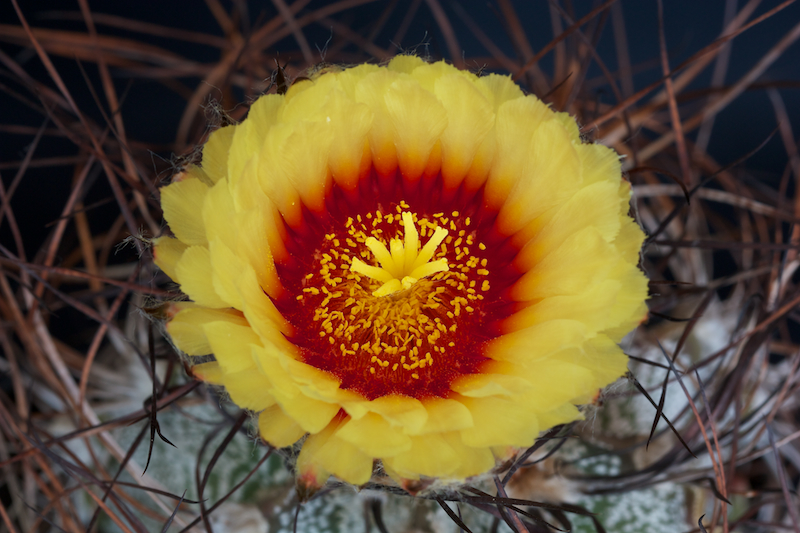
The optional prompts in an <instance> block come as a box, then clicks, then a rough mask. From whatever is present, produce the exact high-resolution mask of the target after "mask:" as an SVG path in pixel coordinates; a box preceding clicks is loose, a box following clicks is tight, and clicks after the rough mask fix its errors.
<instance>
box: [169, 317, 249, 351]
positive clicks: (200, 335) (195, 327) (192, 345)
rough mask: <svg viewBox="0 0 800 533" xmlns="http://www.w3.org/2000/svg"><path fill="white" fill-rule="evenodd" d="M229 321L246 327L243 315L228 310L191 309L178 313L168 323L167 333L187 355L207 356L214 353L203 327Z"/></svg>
mask: <svg viewBox="0 0 800 533" xmlns="http://www.w3.org/2000/svg"><path fill="white" fill-rule="evenodd" d="M220 321H227V322H231V323H233V324H236V325H239V326H246V325H247V321H246V320H245V319H244V317H242V315H241V313H239V312H237V311H233V310H227V309H206V308H204V307H189V308H186V309H183V310H181V311H179V312H178V313H176V314H175V315H174V316H173V317H172V318H171V319H170V320H169V322H167V333H169V336H170V337H171V338H172V341H173V342H174V343H175V345H176V346H177V347H178V349H180V350H181V351H182V352H183V353H185V354H186V355H207V354H210V353H211V352H212V350H211V345H210V344H209V343H208V339H207V338H206V332H205V330H204V329H203V326H204V325H205V324H207V323H210V322H220Z"/></svg>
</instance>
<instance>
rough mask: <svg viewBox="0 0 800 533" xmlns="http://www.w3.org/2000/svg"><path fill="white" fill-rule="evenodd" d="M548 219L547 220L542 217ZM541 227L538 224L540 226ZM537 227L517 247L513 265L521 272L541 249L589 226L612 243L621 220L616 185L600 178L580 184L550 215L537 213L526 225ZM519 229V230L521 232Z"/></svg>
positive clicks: (540, 255)
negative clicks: (525, 242) (598, 180)
mask: <svg viewBox="0 0 800 533" xmlns="http://www.w3.org/2000/svg"><path fill="white" fill-rule="evenodd" d="M546 218H549V220H544V219H546ZM542 225H543V226H544V227H541V226H542ZM528 226H529V227H531V226H534V227H535V226H539V227H540V229H539V230H538V231H536V233H535V234H533V235H530V234H529V235H527V236H526V238H529V239H530V242H528V244H527V245H526V246H525V247H524V248H523V249H522V250H520V253H519V255H518V256H517V258H516V259H515V260H514V264H515V265H516V266H517V267H518V268H519V269H520V270H522V271H526V270H528V269H530V268H531V267H532V266H533V265H535V264H536V263H537V262H539V260H541V258H542V256H543V255H544V253H545V251H547V250H552V249H554V248H557V247H558V245H559V244H560V243H562V242H563V241H564V240H565V239H567V238H568V237H569V236H570V235H572V234H574V233H577V232H578V231H580V230H581V229H583V228H585V227H588V226H593V227H594V228H596V229H597V231H598V232H599V233H600V235H601V236H602V237H603V240H605V241H606V242H612V241H613V240H614V239H615V238H616V236H617V234H618V233H619V230H620V226H621V220H620V215H619V208H618V184H617V183H614V182H611V181H601V182H597V183H594V184H592V185H589V186H588V187H584V188H582V189H581V190H579V191H578V192H577V193H575V195H574V196H573V197H572V198H570V199H569V200H568V201H567V202H566V203H564V204H563V205H562V206H561V207H559V208H558V209H557V210H556V212H555V213H553V215H552V216H550V217H548V216H547V215H545V216H541V217H539V218H538V219H536V220H534V221H533V222H532V223H530V224H529V225H528ZM525 232H526V230H523V232H522V233H525Z"/></svg>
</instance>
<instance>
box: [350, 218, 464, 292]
mask: <svg viewBox="0 0 800 533" xmlns="http://www.w3.org/2000/svg"><path fill="white" fill-rule="evenodd" d="M402 217H403V227H404V231H405V238H404V239H402V240H401V239H392V240H391V241H389V248H390V249H389V250H387V249H386V246H385V245H384V244H383V243H382V242H380V241H379V240H378V239H376V238H375V237H369V238H368V239H367V240H366V242H365V243H364V244H365V245H366V246H367V248H369V249H370V251H371V252H372V254H373V255H374V256H375V259H377V260H378V263H379V264H380V266H379V267H378V266H371V265H368V264H366V263H364V262H363V261H361V260H360V259H358V258H353V261H352V263H351V264H350V271H352V272H357V273H359V274H363V275H365V276H367V277H369V278H372V279H374V280H375V281H380V282H382V283H383V285H381V286H380V287H379V288H378V289H377V290H375V291H373V292H372V295H373V296H376V297H381V296H389V295H390V294H395V293H397V292H400V291H402V290H408V289H410V288H411V287H412V286H413V285H414V284H415V283H416V282H417V281H419V280H420V279H422V278H426V277H428V276H432V275H434V274H436V273H437V272H446V271H448V270H449V269H450V267H449V266H448V265H447V259H445V258H442V259H438V260H436V261H431V259H432V258H433V255H434V254H435V253H436V249H437V248H438V247H439V245H440V244H441V243H442V241H444V240H445V238H446V237H447V234H448V231H447V229H445V228H442V227H437V228H436V229H435V230H434V232H433V235H432V236H431V238H430V239H428V242H427V243H425V246H423V247H422V250H418V248H419V233H418V232H417V228H416V226H415V225H414V217H413V215H412V214H411V213H410V212H408V211H405V212H403V214H402Z"/></svg>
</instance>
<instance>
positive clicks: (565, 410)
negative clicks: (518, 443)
mask: <svg viewBox="0 0 800 533" xmlns="http://www.w3.org/2000/svg"><path fill="white" fill-rule="evenodd" d="M536 417H537V418H538V419H539V423H540V424H541V425H542V427H543V428H544V427H548V428H552V427H555V426H558V425H560V424H569V423H570V422H574V421H575V420H583V415H582V414H581V412H580V411H578V408H577V407H575V406H574V405H572V404H569V403H565V404H561V405H560V406H558V407H557V408H555V409H553V410H551V411H547V412H546V413H537V415H536Z"/></svg>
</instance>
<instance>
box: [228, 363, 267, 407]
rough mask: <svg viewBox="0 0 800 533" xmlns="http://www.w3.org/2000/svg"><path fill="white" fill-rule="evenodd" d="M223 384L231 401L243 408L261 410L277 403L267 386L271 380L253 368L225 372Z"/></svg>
mask: <svg viewBox="0 0 800 533" xmlns="http://www.w3.org/2000/svg"><path fill="white" fill-rule="evenodd" d="M222 385H224V386H225V391H227V393H228V395H229V396H230V397H231V401H232V402H233V403H235V404H236V405H238V406H239V407H241V408H242V409H249V410H250V411H261V410H263V409H266V408H267V407H269V406H271V405H274V404H275V399H274V398H273V397H272V395H271V394H270V393H269V391H268V389H267V388H266V386H267V385H269V380H268V379H267V377H266V376H264V375H263V374H261V373H260V372H256V371H254V369H252V368H251V369H248V370H244V371H242V372H232V373H224V374H223V375H222Z"/></svg>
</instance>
